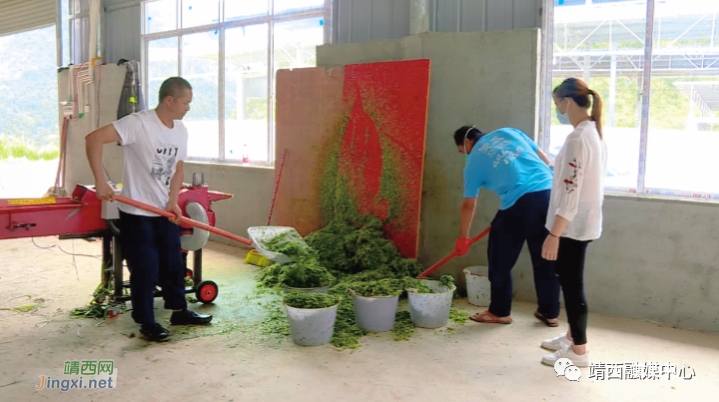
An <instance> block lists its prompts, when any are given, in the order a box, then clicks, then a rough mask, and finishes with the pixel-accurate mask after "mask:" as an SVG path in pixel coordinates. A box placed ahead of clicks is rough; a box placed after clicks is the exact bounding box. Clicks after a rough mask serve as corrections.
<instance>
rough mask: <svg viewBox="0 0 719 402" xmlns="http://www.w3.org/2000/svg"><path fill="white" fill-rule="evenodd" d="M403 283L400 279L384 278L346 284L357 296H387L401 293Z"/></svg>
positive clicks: (403, 286) (403, 287)
mask: <svg viewBox="0 0 719 402" xmlns="http://www.w3.org/2000/svg"><path fill="white" fill-rule="evenodd" d="M405 283H406V282H405V281H404V280H402V279H390V278H386V279H380V280H377V281H370V282H352V283H350V284H349V285H347V286H348V288H349V289H350V290H352V291H353V292H355V293H356V294H357V295H359V296H365V297H387V296H399V295H401V294H402V292H404V289H405Z"/></svg>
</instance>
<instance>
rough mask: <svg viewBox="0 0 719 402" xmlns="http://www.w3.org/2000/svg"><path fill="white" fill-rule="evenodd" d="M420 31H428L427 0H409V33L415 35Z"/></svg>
mask: <svg viewBox="0 0 719 402" xmlns="http://www.w3.org/2000/svg"><path fill="white" fill-rule="evenodd" d="M422 32H429V0H410V2H409V33H410V35H417V34H421V33H422Z"/></svg>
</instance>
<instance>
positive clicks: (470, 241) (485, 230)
mask: <svg viewBox="0 0 719 402" xmlns="http://www.w3.org/2000/svg"><path fill="white" fill-rule="evenodd" d="M491 229H492V227H491V226H490V227H488V228H487V229H484V230H483V231H482V232H481V233H480V234H478V235H476V236H474V237H473V238H471V239H470V240H469V245H470V246H471V245H472V244H474V243H476V242H478V241H479V239H481V238H483V237H484V236H486V235H487V234H488V233H489V231H490V230H491ZM456 256H457V254H455V252H454V251H452V252H451V253H449V254H447V256H446V257H444V258H442V259H441V260H439V262H437V263H436V264H434V265H432V266H431V267H429V268H428V269H427V270H426V271H424V272H422V273H421V274H419V276H418V278H424V277H426V276H427V275H429V274H431V273H432V272H434V271H436V270H437V268H439V267H441V266H442V265H444V264H446V263H447V261H449V260H451V259H452V258H454V257H456Z"/></svg>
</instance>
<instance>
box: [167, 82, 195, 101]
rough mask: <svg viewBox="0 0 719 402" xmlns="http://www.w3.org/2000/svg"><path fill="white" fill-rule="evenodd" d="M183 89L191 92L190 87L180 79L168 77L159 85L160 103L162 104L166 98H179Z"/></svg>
mask: <svg viewBox="0 0 719 402" xmlns="http://www.w3.org/2000/svg"><path fill="white" fill-rule="evenodd" d="M185 88H187V89H189V90H190V91H192V85H190V83H189V82H187V80H186V79H184V78H182V77H170V78H168V79H166V80H165V81H164V82H163V83H162V85H160V103H162V100H163V99H165V97H167V96H172V97H173V98H179V97H180V96H182V91H183V89H185Z"/></svg>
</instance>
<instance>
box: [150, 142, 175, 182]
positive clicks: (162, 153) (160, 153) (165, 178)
mask: <svg viewBox="0 0 719 402" xmlns="http://www.w3.org/2000/svg"><path fill="white" fill-rule="evenodd" d="M178 150H179V148H178V147H177V146H176V145H173V144H164V143H161V142H158V143H155V159H154V160H153V161H152V173H151V174H152V178H153V179H155V180H156V181H157V182H158V183H160V184H162V185H163V186H165V187H170V181H171V180H172V176H173V175H174V173H175V172H174V171H173V170H174V169H173V167H174V166H175V159H177V153H178Z"/></svg>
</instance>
